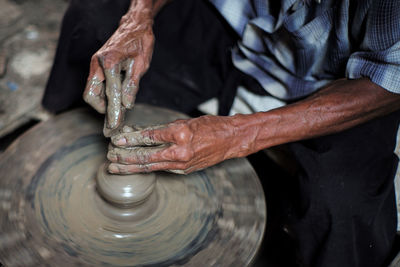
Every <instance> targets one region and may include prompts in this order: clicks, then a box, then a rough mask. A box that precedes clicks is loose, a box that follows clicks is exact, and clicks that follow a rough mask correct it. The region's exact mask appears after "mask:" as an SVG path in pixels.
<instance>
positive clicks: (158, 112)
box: [0, 105, 266, 266]
mask: <svg viewBox="0 0 400 267" xmlns="http://www.w3.org/2000/svg"><path fill="white" fill-rule="evenodd" d="M184 117H185V116H184V115H182V114H179V113H176V112H172V111H168V110H165V109H160V108H155V107H150V106H146V105H136V106H135V108H134V111H133V112H131V113H129V114H128V115H127V118H126V122H127V123H126V124H128V125H130V124H136V125H139V126H140V125H143V126H148V125H154V124H159V123H165V122H168V121H172V120H175V119H177V118H184ZM102 126H103V122H102V121H101V120H100V119H98V118H96V117H95V116H93V114H92V113H91V112H89V111H88V110H85V109H80V110H75V111H71V112H68V113H65V114H62V115H59V116H56V117H55V118H53V119H51V120H49V121H47V122H44V123H41V124H39V125H37V126H36V127H34V128H33V129H31V130H30V131H28V132H27V133H26V134H24V135H23V136H22V137H20V138H18V139H17V140H16V141H15V142H14V143H13V144H12V145H11V146H10V147H9V148H8V149H7V151H6V152H4V154H3V155H2V156H1V157H0V177H1V178H0V262H2V263H3V264H5V265H6V266H246V265H248V264H250V263H251V262H252V260H253V259H254V257H255V255H256V253H257V250H258V248H259V246H260V244H261V241H262V236H263V233H264V228H265V222H266V205H265V199H264V194H263V191H262V187H261V184H260V182H259V181H258V178H257V175H256V174H255V172H254V170H253V169H252V167H251V165H250V164H249V163H248V162H247V160H245V159H234V160H229V161H226V162H223V163H221V164H219V165H217V166H214V167H212V168H208V169H206V170H203V171H200V172H196V173H193V174H190V175H187V176H182V175H176V174H169V173H165V172H157V173H156V176H157V182H156V185H155V190H154V193H153V194H152V195H151V197H152V198H154V199H155V200H154V201H151V202H149V203H151V205H150V204H149V205H150V207H147V208H146V210H147V212H144V213H143V215H140V216H139V217H136V218H139V219H137V220H136V221H134V222H132V221H129V220H127V221H124V220H121V219H120V218H117V219H116V218H113V217H112V216H109V214H107V212H106V211H104V209H105V208H106V207H107V205H108V204H107V203H106V202H105V201H104V200H103V199H101V198H100V197H99V195H98V194H97V191H96V184H95V176H96V172H97V169H98V166H99V165H100V164H101V163H102V162H104V161H105V155H106V148H107V140H106V139H105V138H104V137H103V136H102Z"/></svg>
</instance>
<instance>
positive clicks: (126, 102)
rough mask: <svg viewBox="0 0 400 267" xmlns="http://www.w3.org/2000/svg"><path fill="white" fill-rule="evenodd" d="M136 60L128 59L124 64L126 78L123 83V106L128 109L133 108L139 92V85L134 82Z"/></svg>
mask: <svg viewBox="0 0 400 267" xmlns="http://www.w3.org/2000/svg"><path fill="white" fill-rule="evenodd" d="M134 62H135V61H134V59H133V58H131V59H127V60H126V61H125V63H124V66H123V70H125V78H124V81H123V83H122V105H123V106H124V107H126V108H128V109H130V108H132V107H133V104H134V101H135V97H136V94H137V91H138V87H137V84H135V82H134V79H133V78H134V77H133V71H134Z"/></svg>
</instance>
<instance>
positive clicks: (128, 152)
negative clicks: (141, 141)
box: [107, 145, 168, 164]
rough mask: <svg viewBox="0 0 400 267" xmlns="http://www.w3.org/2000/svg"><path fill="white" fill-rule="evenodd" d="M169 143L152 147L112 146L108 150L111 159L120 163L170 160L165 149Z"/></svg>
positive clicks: (146, 162) (108, 156)
mask: <svg viewBox="0 0 400 267" xmlns="http://www.w3.org/2000/svg"><path fill="white" fill-rule="evenodd" d="M166 148H168V145H162V146H152V147H133V148H129V149H125V148H118V147H111V148H109V150H108V153H107V158H108V160H109V161H111V162H114V163H119V164H148V163H151V162H162V161H166V160H168V158H167V157H165V156H164V155H165V153H163V151H165V150H166Z"/></svg>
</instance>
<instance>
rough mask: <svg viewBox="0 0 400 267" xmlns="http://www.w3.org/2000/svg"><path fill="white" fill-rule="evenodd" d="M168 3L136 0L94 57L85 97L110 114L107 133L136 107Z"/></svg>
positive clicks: (93, 104) (87, 100)
mask: <svg viewBox="0 0 400 267" xmlns="http://www.w3.org/2000/svg"><path fill="white" fill-rule="evenodd" d="M167 2H168V0H132V2H131V5H130V7H129V10H128V12H127V13H126V14H125V15H124V16H123V17H122V18H121V21H120V25H119V27H118V29H117V30H116V31H115V32H114V34H113V35H112V36H111V37H110V39H109V40H108V41H107V42H106V43H105V44H104V45H103V47H102V48H100V49H99V50H98V51H97V52H96V53H95V54H94V55H93V57H92V60H91V63H90V71H89V76H88V82H87V85H86V89H85V92H84V94H83V97H84V99H85V101H86V102H87V103H89V104H90V105H92V106H93V107H94V108H95V109H96V110H97V111H98V112H100V113H106V125H105V134H106V135H108V133H109V132H110V131H111V130H112V129H115V128H117V127H118V126H119V125H120V123H121V121H122V119H123V113H124V110H125V109H126V108H128V109H129V108H132V107H133V103H134V101H135V96H136V93H137V91H138V84H139V80H140V78H141V77H142V75H143V74H144V73H145V72H146V71H147V69H148V67H149V64H150V60H151V55H152V53H153V44H154V36H153V31H152V26H153V17H154V16H155V15H156V14H157V12H158V11H159V10H160V9H161V7H162V6H164V5H165V4H166V3H167ZM122 72H124V75H121V73H122ZM123 77H124V79H123V80H122V78H123Z"/></svg>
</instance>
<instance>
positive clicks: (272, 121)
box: [230, 112, 284, 157]
mask: <svg viewBox="0 0 400 267" xmlns="http://www.w3.org/2000/svg"><path fill="white" fill-rule="evenodd" d="M230 118H231V123H232V129H234V130H233V138H232V140H233V141H232V144H231V147H232V149H231V150H233V151H231V152H230V153H231V154H233V156H232V157H244V156H247V155H249V154H252V153H255V152H258V151H260V150H262V149H265V148H268V147H272V146H275V145H278V144H281V143H283V142H284V141H282V140H281V139H282V138H284V137H282V136H278V135H277V133H278V132H280V130H282V129H280V128H281V126H282V125H280V123H279V122H280V119H279V116H277V115H275V113H274V112H258V113H254V114H246V115H245V114H237V115H234V116H231V117H230ZM279 129H280V130H279Z"/></svg>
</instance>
